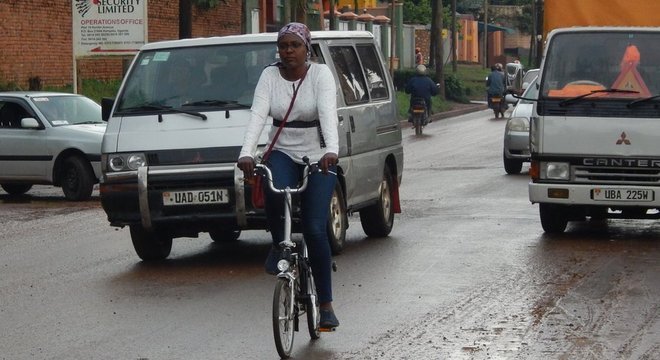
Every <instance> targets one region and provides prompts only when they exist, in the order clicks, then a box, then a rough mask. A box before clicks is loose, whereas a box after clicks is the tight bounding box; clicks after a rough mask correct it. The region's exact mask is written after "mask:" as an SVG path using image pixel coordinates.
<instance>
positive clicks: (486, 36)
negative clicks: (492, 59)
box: [481, 0, 488, 69]
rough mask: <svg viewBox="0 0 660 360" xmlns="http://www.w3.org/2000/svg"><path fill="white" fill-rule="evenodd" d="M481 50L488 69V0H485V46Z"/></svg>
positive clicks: (485, 66)
mask: <svg viewBox="0 0 660 360" xmlns="http://www.w3.org/2000/svg"><path fill="white" fill-rule="evenodd" d="M481 51H482V54H483V58H482V59H483V61H484V69H486V68H487V67H488V0H484V48H483V49H481Z"/></svg>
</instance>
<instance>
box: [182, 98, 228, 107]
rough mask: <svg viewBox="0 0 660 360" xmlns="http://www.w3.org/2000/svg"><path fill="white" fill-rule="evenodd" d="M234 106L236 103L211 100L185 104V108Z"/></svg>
mask: <svg viewBox="0 0 660 360" xmlns="http://www.w3.org/2000/svg"><path fill="white" fill-rule="evenodd" d="M233 104H236V101H231V100H215V99H210V100H200V101H194V102H191V103H186V104H183V106H222V105H233Z"/></svg>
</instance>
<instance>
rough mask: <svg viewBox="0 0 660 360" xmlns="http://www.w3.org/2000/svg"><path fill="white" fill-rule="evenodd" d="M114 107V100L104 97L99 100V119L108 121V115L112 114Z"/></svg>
mask: <svg viewBox="0 0 660 360" xmlns="http://www.w3.org/2000/svg"><path fill="white" fill-rule="evenodd" d="M114 105H115V99H114V98H108V97H104V98H102V99H101V119H103V121H108V119H110V113H111V112H112V107H113V106H114Z"/></svg>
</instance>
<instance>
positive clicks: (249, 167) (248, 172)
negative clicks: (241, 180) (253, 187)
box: [238, 156, 255, 180]
mask: <svg viewBox="0 0 660 360" xmlns="http://www.w3.org/2000/svg"><path fill="white" fill-rule="evenodd" d="M254 166H255V163H254V159H253V158H251V157H249V156H243V157H242V158H240V159H238V168H239V169H241V170H243V176H244V177H245V178H246V179H248V180H250V179H252V177H253V176H254Z"/></svg>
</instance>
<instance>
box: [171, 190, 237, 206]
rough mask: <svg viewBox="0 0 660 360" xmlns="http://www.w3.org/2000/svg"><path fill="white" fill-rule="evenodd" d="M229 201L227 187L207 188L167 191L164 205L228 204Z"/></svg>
mask: <svg viewBox="0 0 660 360" xmlns="http://www.w3.org/2000/svg"><path fill="white" fill-rule="evenodd" d="M228 202H229V192H228V191H227V189H205V190H192V191H166V192H164V193H163V205H165V206H173V205H199V204H226V203H228Z"/></svg>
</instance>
